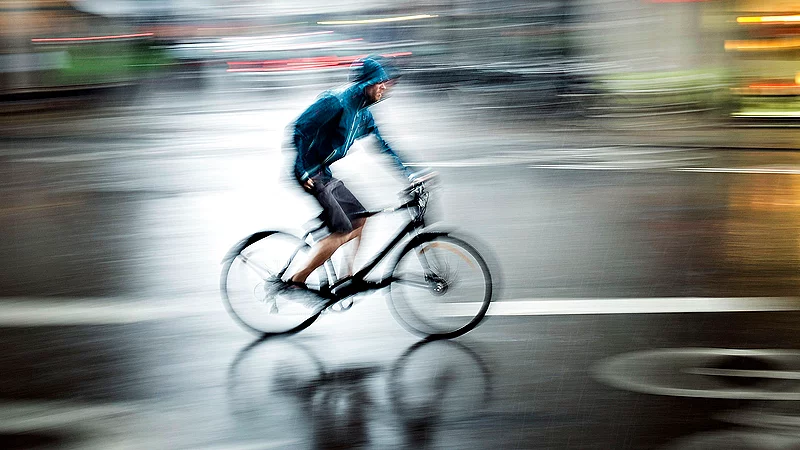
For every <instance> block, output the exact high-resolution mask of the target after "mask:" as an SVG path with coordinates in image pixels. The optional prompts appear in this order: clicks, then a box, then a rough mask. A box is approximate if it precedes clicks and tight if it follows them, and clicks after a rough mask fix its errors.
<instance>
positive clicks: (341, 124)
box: [293, 58, 411, 182]
mask: <svg viewBox="0 0 800 450" xmlns="http://www.w3.org/2000/svg"><path fill="white" fill-rule="evenodd" d="M357 70H358V73H357V75H356V77H355V78H354V83H353V84H351V85H349V86H347V87H345V88H343V89H338V90H329V91H325V92H323V93H322V94H320V95H319V96H318V97H317V100H316V101H315V102H314V103H313V104H312V105H311V106H309V107H308V109H306V110H305V111H304V112H303V113H302V114H301V115H300V117H298V118H297V120H296V121H295V124H294V135H293V142H294V147H295V149H296V150H297V157H296V159H295V164H294V175H295V177H296V178H297V179H298V180H299V181H300V182H304V181H305V180H306V179H308V178H309V177H313V176H315V175H318V174H325V175H327V176H332V175H331V171H330V168H329V166H330V165H331V164H333V163H334V162H335V161H338V160H340V159H342V158H344V156H345V155H346V154H347V150H348V149H349V148H350V146H351V145H352V144H353V142H354V141H355V140H356V139H360V138H362V137H364V136H367V135H369V134H374V135H375V137H376V138H377V139H378V143H379V145H380V148H381V151H382V153H385V154H387V155H389V156H390V157H391V159H392V161H393V162H394V164H395V165H396V166H397V167H398V168H399V169H400V170H401V171H402V172H403V174H404V175H406V176H411V171H410V170H409V169H408V168H407V167H406V166H405V165H404V164H403V161H402V160H401V159H400V157H399V156H397V154H396V153H395V152H394V151H393V150H392V149H391V147H389V144H387V143H386V141H384V140H383V138H382V137H381V135H380V133H379V132H378V127H377V125H375V120H374V119H373V117H372V113H371V112H370V111H369V109H368V108H369V106H371V105H369V104H367V98H366V96H365V94H364V89H365V88H366V87H367V86H370V85H372V84H376V83H381V82H384V81H388V80H389V77H388V76H387V74H386V72H385V70H384V69H383V67H381V65H380V64H379V63H378V62H376V61H374V60H373V59H369V58H368V59H365V60H364V61H363V62H362V64H361V65H359V66H358V69H357Z"/></svg>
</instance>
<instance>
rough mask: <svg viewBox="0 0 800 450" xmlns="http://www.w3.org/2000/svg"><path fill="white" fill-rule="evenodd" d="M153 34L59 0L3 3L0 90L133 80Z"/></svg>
mask: <svg viewBox="0 0 800 450" xmlns="http://www.w3.org/2000/svg"><path fill="white" fill-rule="evenodd" d="M151 36H152V35H151V34H149V33H143V32H140V31H137V29H136V27H135V26H132V24H131V22H130V20H124V19H120V18H114V17H107V16H102V15H98V14H93V13H91V12H87V11H84V10H80V9H77V8H76V7H75V6H74V5H73V4H72V2H68V1H61V0H24V1H22V0H10V1H4V2H2V3H0V95H5V96H9V95H10V96H21V97H25V96H26V95H29V94H35V93H38V92H42V91H45V92H48V91H50V92H52V91H56V90H60V91H68V90H76V89H87V88H96V87H103V86H113V85H119V84H124V83H128V82H131V81H133V80H135V79H136V78H137V76H138V75H139V73H140V72H141V71H142V70H143V69H144V68H146V67H147V65H148V62H149V60H150V59H151V58H152V52H150V49H149V46H148V45H147V42H148V40H149V38H150V37H151Z"/></svg>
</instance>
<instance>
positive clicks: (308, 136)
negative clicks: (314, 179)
mask: <svg viewBox="0 0 800 450" xmlns="http://www.w3.org/2000/svg"><path fill="white" fill-rule="evenodd" d="M341 110H342V104H341V103H340V102H339V100H338V99H337V98H336V97H334V96H332V95H327V96H324V97H321V98H319V99H318V100H317V101H316V102H314V103H313V104H312V105H311V106H309V107H308V109H306V110H305V111H304V112H303V113H302V114H301V115H300V117H298V118H297V120H296V121H295V125H294V136H293V142H294V147H295V149H296V150H297V158H296V159H295V163H294V171H295V175H296V176H297V177H298V178H299V179H300V181H305V180H306V179H308V178H309V177H310V176H311V175H313V173H309V170H314V168H313V167H307V166H306V158H305V157H306V155H307V154H308V152H309V150H310V149H311V145H312V144H313V143H314V140H315V139H316V138H317V136H318V135H319V132H320V129H322V127H323V126H324V125H325V124H326V123H328V122H329V121H331V120H332V119H333V118H334V117H336V115H337V114H338V113H339V112H340V111H341Z"/></svg>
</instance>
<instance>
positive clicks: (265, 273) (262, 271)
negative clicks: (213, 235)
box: [236, 253, 275, 280]
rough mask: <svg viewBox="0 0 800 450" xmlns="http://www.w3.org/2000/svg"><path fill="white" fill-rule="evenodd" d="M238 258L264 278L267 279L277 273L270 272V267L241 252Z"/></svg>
mask: <svg viewBox="0 0 800 450" xmlns="http://www.w3.org/2000/svg"><path fill="white" fill-rule="evenodd" d="M236 258H237V259H239V260H240V261H241V262H242V263H243V264H244V265H245V266H246V267H247V268H249V269H250V270H252V271H253V272H254V273H255V274H256V275H258V276H259V277H260V278H261V279H262V280H267V279H269V278H273V277H274V276H275V274H274V273H272V272H270V270H269V269H268V268H266V267H264V266H263V265H262V264H260V263H259V262H257V261H255V260H253V259H250V258H248V257H247V256H245V255H243V254H241V253H239V254H238V255H236Z"/></svg>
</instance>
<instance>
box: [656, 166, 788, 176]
mask: <svg viewBox="0 0 800 450" xmlns="http://www.w3.org/2000/svg"><path fill="white" fill-rule="evenodd" d="M670 170H672V171H675V172H697V173H746V174H785V175H800V167H791V166H790V167H678V168H673V169H670Z"/></svg>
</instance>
